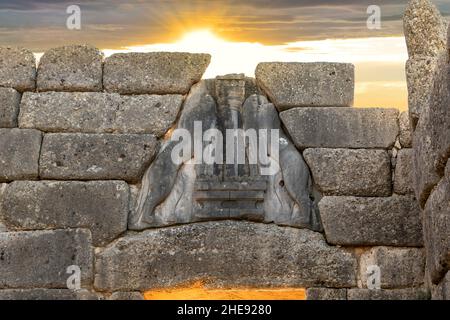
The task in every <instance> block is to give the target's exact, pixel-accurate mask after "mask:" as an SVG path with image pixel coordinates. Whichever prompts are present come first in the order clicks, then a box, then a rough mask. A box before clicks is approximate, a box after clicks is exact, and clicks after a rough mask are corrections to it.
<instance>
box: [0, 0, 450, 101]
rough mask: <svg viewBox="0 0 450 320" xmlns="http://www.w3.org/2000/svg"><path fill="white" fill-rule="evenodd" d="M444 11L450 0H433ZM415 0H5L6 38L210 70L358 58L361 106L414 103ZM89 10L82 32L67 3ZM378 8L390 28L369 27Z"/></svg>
mask: <svg viewBox="0 0 450 320" xmlns="http://www.w3.org/2000/svg"><path fill="white" fill-rule="evenodd" d="M433 2H434V3H435V4H436V5H437V6H438V8H439V9H440V11H441V13H442V14H443V15H444V16H448V14H449V13H450V1H448V0H434V1H433ZM406 3H407V0H384V1H381V0H378V1H377V0H278V1H277V0H228V1H226V0H191V1H187V0H160V1H156V0H132V1H125V0H110V1H107V0H97V1H90V0H78V1H71V0H69V1H67V0H59V1H58V0H0V45H15V46H23V47H27V48H30V49H32V50H33V51H34V52H36V53H41V52H43V51H45V50H46V49H48V48H50V47H55V46H61V45H67V44H71V43H89V44H92V45H95V46H97V47H99V48H100V49H102V50H104V51H105V54H107V55H108V54H111V53H114V52H118V51H121V52H123V51H143V52H145V51H189V52H208V53H211V54H212V55H213V59H212V63H211V65H210V67H209V69H208V71H207V74H206V75H205V77H211V76H215V75H217V74H224V73H231V72H244V73H246V74H247V75H249V76H252V75H253V71H254V68H255V66H256V64H257V63H258V62H261V61H340V62H352V63H354V64H355V65H356V81H357V85H356V101H355V105H356V106H383V107H396V108H400V109H405V107H406V84H405V77H404V63H405V61H406V59H407V54H406V46H405V42H404V39H403V35H402V21H401V20H402V14H403V12H404V9H405V6H406ZM72 4H76V5H79V6H80V8H81V23H82V24H81V30H68V29H67V28H66V20H67V18H68V16H69V15H68V14H67V13H66V9H67V7H68V6H69V5H72ZM369 5H379V6H380V7H381V10H382V16H381V19H382V20H381V27H382V28H381V29H380V30H369V29H368V28H367V26H366V21H367V18H368V16H369V15H368V14H367V13H366V10H367V7H368V6H369Z"/></svg>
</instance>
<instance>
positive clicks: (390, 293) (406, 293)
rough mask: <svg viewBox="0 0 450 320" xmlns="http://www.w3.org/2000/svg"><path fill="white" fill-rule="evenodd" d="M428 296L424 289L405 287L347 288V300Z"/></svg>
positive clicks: (411, 298)
mask: <svg viewBox="0 0 450 320" xmlns="http://www.w3.org/2000/svg"><path fill="white" fill-rule="evenodd" d="M429 298H430V296H429V294H428V292H427V291H426V290H425V289H420V288H406V289H392V290H386V289H381V290H369V289H348V290H347V299H348V300H428V299H429Z"/></svg>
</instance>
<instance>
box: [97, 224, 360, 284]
mask: <svg viewBox="0 0 450 320" xmlns="http://www.w3.org/2000/svg"><path fill="white" fill-rule="evenodd" d="M355 269H356V260H355V257H354V255H353V254H352V253H350V252H347V251H345V250H342V249H339V248H335V247H331V246H329V245H328V244H327V243H326V242H325V240H324V238H323V236H322V235H321V234H320V233H316V232H313V231H310V230H307V229H296V228H289V227H279V226H275V225H268V224H261V223H251V222H238V221H222V222H206V223H196V224H190V225H183V226H176V227H169V228H163V229H155V230H148V231H145V232H142V233H139V234H136V235H130V236H129V237H125V238H121V239H119V240H118V241H116V242H114V243H113V244H112V245H110V246H109V247H107V248H106V249H104V250H103V251H102V252H100V253H99V254H98V255H97V259H96V270H97V274H96V276H95V287H96V288H98V289H100V290H108V291H114V290H122V291H130V290H131V291H134V290H148V289H152V288H160V287H173V286H176V285H179V284H183V283H186V282H190V281H195V280H207V281H208V283H209V285H210V286H212V287H230V286H249V287H270V286H287V287H303V286H308V287H310V286H318V285H326V286H330V287H337V288H341V287H352V286H355V285H356V284H355V283H356V279H355Z"/></svg>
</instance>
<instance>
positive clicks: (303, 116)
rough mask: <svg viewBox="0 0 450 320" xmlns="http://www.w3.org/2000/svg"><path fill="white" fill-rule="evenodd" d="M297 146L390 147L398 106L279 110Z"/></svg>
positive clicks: (394, 133) (394, 132)
mask: <svg viewBox="0 0 450 320" xmlns="http://www.w3.org/2000/svg"><path fill="white" fill-rule="evenodd" d="M280 117H281V120H282V121H283V123H284V125H285V127H286V129H287V131H288V132H289V134H290V136H291V138H292V139H293V141H294V143H295V145H296V146H297V147H298V148H301V149H304V148H320V147H323V148H351V149H359V148H363V149H364V148H366V149H371V148H391V147H392V146H393V145H394V143H395V139H396V138H397V135H398V132H399V127H398V121H397V119H398V110H396V109H380V108H367V109H363V108H294V109H290V110H288V111H284V112H281V113H280Z"/></svg>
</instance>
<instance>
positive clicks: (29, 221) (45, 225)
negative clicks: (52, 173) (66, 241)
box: [0, 181, 129, 246]
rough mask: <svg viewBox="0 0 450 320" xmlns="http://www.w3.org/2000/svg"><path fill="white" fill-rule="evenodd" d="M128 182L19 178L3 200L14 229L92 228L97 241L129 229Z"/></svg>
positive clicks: (1, 215)
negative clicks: (23, 179) (26, 179)
mask: <svg viewBox="0 0 450 320" xmlns="http://www.w3.org/2000/svg"><path fill="white" fill-rule="evenodd" d="M128 194H129V190H128V185H127V184H126V183H125V182H123V181H90V182H80V181H33V182H31V181H15V182H12V183H11V184H9V185H8V187H7V188H6V191H5V192H4V195H3V201H2V202H1V203H0V220H3V221H4V223H5V225H6V226H7V227H9V229H10V230H39V229H54V228H58V229H64V228H85V229H90V230H91V232H92V238H93V243H94V245H97V246H101V245H105V244H107V243H109V242H111V241H112V240H113V239H114V238H116V237H117V236H119V235H120V234H121V233H122V232H125V230H126V229H127V218H128Z"/></svg>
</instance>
